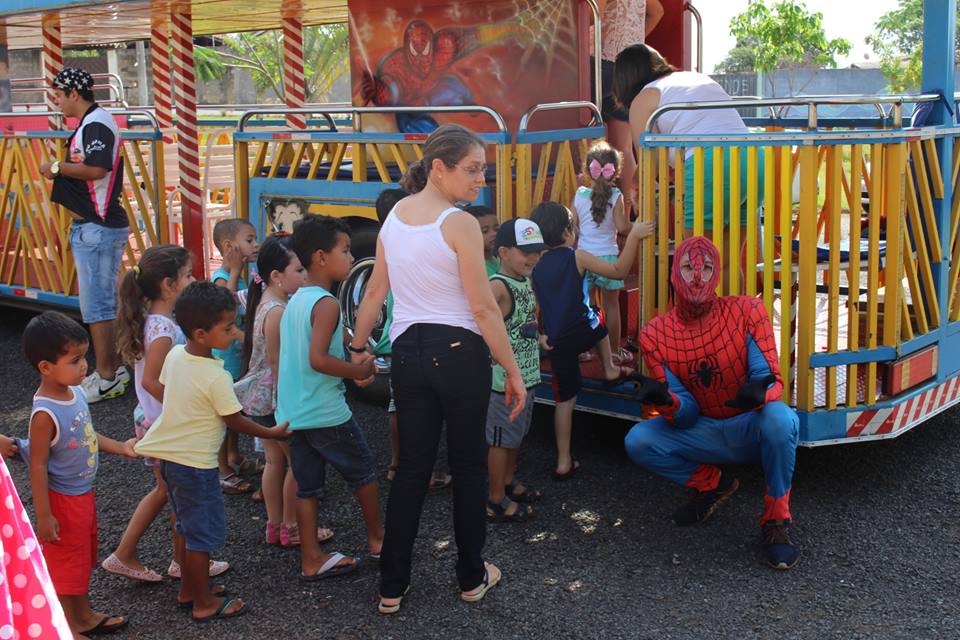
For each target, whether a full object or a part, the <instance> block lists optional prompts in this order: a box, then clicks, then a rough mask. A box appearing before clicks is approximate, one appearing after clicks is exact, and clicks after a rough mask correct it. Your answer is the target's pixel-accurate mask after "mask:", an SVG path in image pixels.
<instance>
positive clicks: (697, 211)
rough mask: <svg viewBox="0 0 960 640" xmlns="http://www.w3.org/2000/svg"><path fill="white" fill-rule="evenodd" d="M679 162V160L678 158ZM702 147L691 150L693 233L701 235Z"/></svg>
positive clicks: (702, 204)
mask: <svg viewBox="0 0 960 640" xmlns="http://www.w3.org/2000/svg"><path fill="white" fill-rule="evenodd" d="M678 162H679V160H678ZM703 183H704V178H703V147H696V148H694V150H693V235H695V236H702V235H703V226H704V225H703V206H704V202H703V200H704V195H703V189H704V184H703Z"/></svg>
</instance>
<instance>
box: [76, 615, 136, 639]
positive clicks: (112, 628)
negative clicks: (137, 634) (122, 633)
mask: <svg viewBox="0 0 960 640" xmlns="http://www.w3.org/2000/svg"><path fill="white" fill-rule="evenodd" d="M114 618H120V619H121V622H118V623H116V624H107V623H108V622H110V621H111V620H113V619H114ZM127 624H129V621H128V620H127V619H126V618H124V617H123V616H110V615H107V616H104V617H103V619H102V620H100V622H98V623H97V626H95V627H94V628H92V629H87V630H86V631H80V632H79V633H80V635H84V636H106V635H109V634H111V633H114V632H116V631H119V630H120V629H123V628H125V627H126V626H127Z"/></svg>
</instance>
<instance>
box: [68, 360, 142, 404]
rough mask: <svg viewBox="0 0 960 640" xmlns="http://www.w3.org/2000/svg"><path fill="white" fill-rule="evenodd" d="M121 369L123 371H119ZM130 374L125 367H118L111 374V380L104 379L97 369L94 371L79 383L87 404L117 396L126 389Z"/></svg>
mask: <svg viewBox="0 0 960 640" xmlns="http://www.w3.org/2000/svg"><path fill="white" fill-rule="evenodd" d="M121 370H122V371H123V373H121ZM129 382H130V374H129V373H127V368H126V367H120V368H119V369H117V372H116V373H115V374H114V376H113V380H104V379H103V377H102V376H101V375H100V372H99V371H94V372H93V373H91V374H90V375H88V376H87V377H86V378H84V379H83V382H82V383H81V384H80V386H81V388H82V389H83V393H84V395H85V396H87V404H93V403H95V402H100V401H101V400H109V399H110V398H118V397H120V396H122V395H123V393H124V391H126V390H127V383H129Z"/></svg>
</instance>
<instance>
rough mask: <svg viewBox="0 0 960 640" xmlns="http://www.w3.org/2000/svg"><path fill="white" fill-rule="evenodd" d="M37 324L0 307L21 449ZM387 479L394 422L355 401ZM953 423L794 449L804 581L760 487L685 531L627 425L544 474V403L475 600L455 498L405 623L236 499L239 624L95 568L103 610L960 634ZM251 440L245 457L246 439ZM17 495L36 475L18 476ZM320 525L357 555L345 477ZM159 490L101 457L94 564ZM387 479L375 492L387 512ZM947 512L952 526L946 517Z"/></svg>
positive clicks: (332, 488)
mask: <svg viewBox="0 0 960 640" xmlns="http://www.w3.org/2000/svg"><path fill="white" fill-rule="evenodd" d="M27 319H29V316H28V315H27V314H25V313H22V312H18V311H11V310H8V309H4V310H2V311H0V350H2V352H3V353H7V354H8V357H7V360H8V364H7V366H6V367H5V368H3V369H2V370H0V388H3V389H5V392H4V393H3V394H0V415H3V416H4V417H3V421H2V431H3V432H4V433H11V432H12V433H14V434H16V435H23V434H24V433H25V431H26V427H27V420H28V417H29V410H30V398H31V395H32V393H33V391H34V389H35V386H36V379H37V374H36V373H35V372H33V371H32V370H31V369H30V368H29V366H28V365H27V364H26V363H25V362H24V361H23V358H22V356H20V347H19V337H20V333H21V331H22V330H23V326H24V325H25V323H26V321H27ZM134 402H135V399H134V395H133V393H132V392H128V393H127V395H126V396H125V397H124V398H121V399H117V400H111V401H109V402H105V403H102V404H97V405H94V406H93V418H94V425H95V427H96V429H97V430H98V431H100V432H101V433H104V434H106V435H109V436H111V437H114V438H127V437H129V436H130V435H132V432H133V429H132V422H131V413H132V410H133V407H134ZM353 406H354V410H355V412H356V415H357V418H358V420H359V421H360V423H361V425H363V427H364V429H365V431H366V433H367V437H368V439H369V441H370V444H371V446H372V447H373V449H374V452H375V454H376V456H377V460H378V462H379V466H380V469H381V480H384V476H385V473H386V465H387V462H388V460H389V434H388V431H387V428H386V413H385V411H384V410H383V409H382V408H380V407H373V406H370V405H366V404H362V403H360V402H353ZM957 423H958V413H957V412H956V411H952V412H948V413H946V414H943V415H941V416H939V417H938V418H936V419H935V420H933V421H932V422H930V423H928V424H925V425H923V426H922V427H921V428H918V429H915V430H914V431H912V432H910V433H908V434H906V435H904V436H902V437H901V438H899V439H896V440H892V441H887V442H878V443H870V444H861V445H855V446H841V447H829V448H824V449H816V450H801V451H800V453H799V459H798V464H797V472H796V477H795V482H794V488H795V491H794V494H793V498H794V499H793V513H794V516H795V518H796V519H797V521H798V524H797V526H796V527H795V532H796V537H797V538H798V539H799V541H800V543H801V545H802V547H803V553H804V555H803V559H802V560H801V563H800V565H799V566H798V567H796V568H795V569H794V570H792V571H790V572H786V573H780V572H775V571H772V570H770V569H768V568H767V567H766V566H765V565H764V564H762V563H761V562H760V558H759V547H758V540H759V534H758V529H757V526H756V525H757V521H756V518H757V517H758V515H759V511H760V507H761V495H762V491H763V476H762V474H761V471H760V469H759V467H756V466H745V467H741V468H737V469H736V473H737V474H738V476H739V478H740V479H741V482H742V485H743V487H742V489H741V491H740V493H739V494H738V495H737V496H736V497H735V498H734V499H733V500H731V501H730V502H729V503H728V504H727V505H725V506H724V507H723V508H722V509H721V510H720V511H719V512H718V513H717V515H716V516H715V517H714V518H713V519H712V520H711V521H709V522H708V523H706V524H705V525H703V526H700V527H694V528H690V529H679V528H677V527H675V526H673V525H672V524H671V523H670V521H669V514H670V512H671V510H672V509H673V508H674V507H675V506H676V505H677V503H678V502H679V501H680V500H682V499H683V494H682V492H681V490H679V489H678V488H676V487H674V486H672V485H670V484H669V483H667V482H665V481H662V480H660V479H658V478H655V477H653V476H652V475H650V474H649V473H646V472H645V471H643V470H641V469H639V468H637V467H635V466H633V465H632V464H630V463H629V461H628V460H627V459H626V456H625V455H624V452H623V446H622V440H623V436H624V434H625V432H626V429H627V427H628V425H626V424H624V423H622V422H617V421H613V420H605V419H599V418H596V417H593V416H588V415H580V416H578V417H577V427H576V429H575V434H574V450H575V452H576V455H577V456H578V458H579V459H580V461H581V462H582V464H583V471H582V473H581V475H580V476H579V477H578V478H577V479H576V480H574V481H571V482H567V483H562V484H560V483H554V482H553V481H552V480H551V479H550V470H551V462H552V455H553V446H552V436H551V430H550V409H549V408H538V412H537V418H536V421H535V424H534V428H533V430H532V431H531V434H530V436H529V437H528V440H527V442H526V443H525V446H524V449H523V450H522V453H521V468H522V472H523V473H522V476H523V477H524V478H527V479H529V480H530V481H531V482H532V483H534V484H536V486H538V487H540V488H542V489H543V490H544V491H545V493H546V496H545V498H544V500H543V501H542V502H541V503H539V504H538V505H537V506H538V517H537V518H536V519H535V520H534V521H532V522H529V523H526V524H522V525H507V524H502V525H491V526H490V527H489V529H488V538H487V548H486V557H487V558H488V559H489V560H491V561H493V562H495V563H497V564H498V565H499V566H500V567H501V568H502V569H503V571H504V579H503V582H502V583H501V585H500V586H499V587H497V588H496V589H494V590H493V591H491V593H490V594H489V595H488V596H487V598H486V599H485V600H484V601H483V602H482V603H480V604H478V605H467V604H465V603H463V602H461V601H460V599H459V597H458V591H457V585H456V580H455V577H454V573H453V565H454V559H455V545H454V542H453V539H452V535H453V531H452V524H451V514H450V511H451V501H450V494H449V491H441V492H434V493H431V494H430V496H429V497H428V499H427V502H426V506H425V509H424V513H423V518H422V520H421V527H420V539H419V541H418V546H417V552H416V555H415V566H414V575H413V590H412V591H411V593H410V595H409V596H408V598H407V599H406V600H405V601H404V608H403V610H402V611H401V613H400V614H398V615H395V616H392V617H389V618H386V617H383V616H380V615H378V614H377V613H376V611H375V603H376V594H377V579H378V574H377V570H376V566H375V563H373V562H371V561H370V560H369V559H365V561H364V566H363V567H362V568H361V570H359V571H357V572H356V573H354V574H352V575H350V576H347V577H343V578H337V579H333V580H330V581H324V582H321V583H317V584H315V585H310V586H305V585H302V584H300V583H299V582H298V581H297V579H296V574H297V571H298V567H299V563H298V555H297V552H296V551H289V550H281V549H280V548H277V547H268V546H266V545H265V544H264V543H263V542H262V535H263V528H264V524H265V517H264V511H263V508H262V506H261V505H258V504H254V503H253V502H252V501H250V500H249V499H246V498H243V497H229V496H228V497H227V500H226V504H227V522H228V526H229V532H228V536H227V537H228V542H227V547H226V548H225V549H224V551H223V552H222V555H221V556H220V557H222V558H223V559H226V560H229V561H230V562H231V564H232V569H231V571H230V572H229V573H227V574H226V575H224V576H223V579H222V582H223V583H224V584H226V585H228V587H229V588H230V590H231V591H232V592H234V593H237V594H239V595H241V596H243V597H244V598H245V599H246V600H247V602H248V603H249V604H250V606H251V610H250V612H249V614H248V615H246V616H245V617H243V618H240V619H238V620H232V621H225V622H219V623H214V624H211V625H208V626H199V625H196V624H194V623H193V622H192V621H191V620H190V617H189V615H188V614H187V613H184V612H183V611H180V610H178V609H177V608H176V606H175V601H174V596H175V593H176V586H175V582H174V581H173V580H171V579H169V578H168V579H166V580H165V581H164V582H163V583H161V584H159V585H135V584H131V583H130V582H128V581H126V580H124V579H122V578H118V577H116V576H112V575H108V574H106V573H105V572H103V571H102V570H98V571H96V572H95V573H94V576H93V580H92V584H91V595H92V599H93V602H94V604H95V606H97V607H99V608H100V609H101V610H104V611H107V610H109V611H110V612H111V613H113V612H116V613H120V614H124V615H127V616H129V618H130V621H131V625H130V628H129V629H128V630H127V631H124V632H122V633H120V634H117V636H116V637H118V638H198V639H200V638H211V639H213V638H216V639H217V640H219V639H221V638H224V637H229V638H238V639H245V638H270V639H272V638H290V639H294V638H373V637H375V638H382V639H387V638H434V637H436V638H450V637H460V638H480V637H497V638H501V637H502V638H508V637H509V638H550V639H553V638H570V637H586V638H595V637H615V638H704V637H724V638H725V637H730V638H760V637H770V636H771V635H776V636H778V637H783V638H844V639H847V638H878V637H884V638H942V637H957V635H958V634H960V609H958V607H957V602H956V594H957V592H958V586H960V585H958V582H960V581H958V577H957V572H958V568H960V551H958V547H957V544H956V541H957V537H958V536H957V534H958V532H960V525H958V524H957V520H956V518H955V514H956V510H957V509H960V476H958V474H957V471H956V469H957V462H956V461H957V459H958V457H960V438H958V436H957V427H958V424H957ZM247 445H249V443H247ZM10 466H11V469H12V471H13V474H14V479H15V480H16V482H17V486H18V488H20V490H21V495H22V497H23V498H24V501H25V502H27V503H29V501H30V500H29V481H28V479H27V477H26V474H25V472H24V471H25V470H24V467H23V465H17V464H11V465H10ZM328 478H329V480H328V494H327V497H326V499H325V500H324V501H323V504H322V507H321V516H322V519H323V524H324V525H326V526H329V527H331V528H333V529H334V530H335V531H336V534H337V538H336V540H335V541H334V542H332V543H331V544H330V545H329V548H331V549H339V550H342V551H345V552H354V553H362V552H363V550H364V546H365V536H364V534H363V527H362V524H361V521H360V514H359V508H358V507H357V504H356V502H355V500H354V499H353V497H352V496H351V494H350V492H349V491H348V490H347V488H346V486H345V485H344V483H343V481H342V480H341V479H340V477H339V476H337V475H336V473H330V474H329V476H328ZM151 482H152V477H151V476H150V475H149V473H148V472H147V471H146V470H145V469H144V467H142V466H141V465H139V464H137V463H134V462H132V461H128V460H124V459H118V458H115V457H112V456H103V457H102V461H101V467H100V473H99V477H98V479H97V497H98V505H99V514H100V527H101V528H100V545H101V546H100V557H101V559H102V558H104V557H106V556H107V555H108V554H109V553H110V552H111V551H112V548H113V545H115V544H116V542H117V541H118V540H119V538H120V535H121V533H122V531H123V528H124V527H125V525H126V522H127V519H128V518H129V516H130V514H131V513H132V511H133V508H134V506H135V505H136V503H137V501H138V500H139V499H140V498H141V497H142V495H143V494H144V493H145V492H146V491H147V490H148V488H149V487H150V484H151ZM387 488H388V485H387V484H386V482H385V480H384V484H383V485H382V489H381V490H382V495H383V500H384V501H385V500H386V491H387ZM951 514H954V515H951ZM141 559H142V560H143V561H144V562H145V563H146V564H147V565H148V566H150V567H153V568H154V569H157V570H162V569H164V568H165V567H166V565H167V563H169V561H170V547H169V534H168V533H167V529H166V527H165V526H164V525H163V524H162V523H159V522H158V523H156V524H155V525H154V526H153V527H152V528H151V530H150V531H149V532H148V534H147V536H146V538H145V539H144V541H143V542H142V545H141Z"/></svg>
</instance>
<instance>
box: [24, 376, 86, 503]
mask: <svg viewBox="0 0 960 640" xmlns="http://www.w3.org/2000/svg"><path fill="white" fill-rule="evenodd" d="M70 390H71V391H73V400H71V401H63V400H53V399H52V398H45V397H43V396H34V397H33V411H31V412H30V417H31V418H33V416H34V415H35V414H36V413H38V412H40V411H43V412H44V413H46V414H48V415H49V416H50V417H51V418H52V419H53V424H54V427H55V428H56V433H54V435H53V440H52V441H51V442H50V459H49V460H48V461H47V484H48V486H49V487H50V489H52V490H54V491H56V492H57V493H63V494H65V495H68V496H79V495H82V494H84V493H87V492H88V491H90V490H91V489H93V481H94V479H95V478H96V476H97V466H98V465H99V464H100V457H99V453H98V450H99V448H98V446H97V433H96V431H94V430H93V421H92V420H91V419H90V408H89V407H88V406H87V397H86V396H85V395H84V393H83V389H82V388H80V387H70ZM17 444H18V445H19V446H20V455H21V456H22V457H23V459H24V460H26V461H29V459H30V441H29V440H18V441H17Z"/></svg>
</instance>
